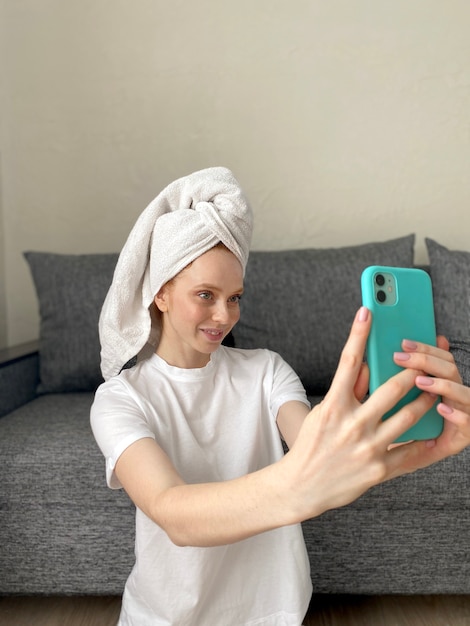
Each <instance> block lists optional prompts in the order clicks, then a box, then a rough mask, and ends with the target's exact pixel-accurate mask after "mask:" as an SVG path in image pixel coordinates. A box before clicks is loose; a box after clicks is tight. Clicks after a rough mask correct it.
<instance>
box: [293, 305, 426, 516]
mask: <svg viewBox="0 0 470 626" xmlns="http://www.w3.org/2000/svg"><path fill="white" fill-rule="evenodd" d="M370 325H371V313H370V312H369V311H368V309H366V308H365V307H362V308H361V309H360V310H359V311H358V313H357V315H356V318H355V320H354V323H353V325H352V328H351V332H350V335H349V338H348V340H347V342H346V344H345V347H344V349H343V352H342V354H341V358H340V362H339V364H338V368H337V371H336V374H335V377H334V380H333V382H332V384H331V388H330V390H329V392H328V393H327V395H326V396H325V398H324V399H323V401H322V402H321V403H320V404H318V405H317V406H315V407H314V408H313V409H312V411H311V412H310V413H309V415H308V416H307V417H306V419H305V421H304V423H303V425H302V427H301V429H300V431H299V435H298V437H297V439H296V441H295V443H294V445H293V446H292V448H291V450H290V451H289V453H288V454H287V455H286V456H285V457H284V459H283V460H282V461H281V464H284V465H285V467H284V470H285V471H286V472H287V476H290V477H291V479H292V483H291V485H290V490H291V495H292V497H293V500H292V503H293V505H294V507H299V508H298V510H297V514H296V516H298V517H299V518H301V519H307V518H309V517H314V516H316V515H320V514H321V513H323V512H324V511H326V510H328V509H332V508H337V507H340V506H343V505H345V504H348V503H350V502H352V501H353V500H355V499H356V498H358V497H359V496H360V495H362V494H363V493H364V492H365V491H367V490H368V489H369V488H370V487H372V486H374V485H377V484H379V483H381V482H384V481H386V480H389V479H390V478H393V477H396V476H399V475H400V474H404V473H407V472H409V471H410V470H409V468H408V466H407V465H406V463H405V460H406V458H407V454H408V450H407V448H409V446H414V445H415V444H414V443H409V444H405V445H402V446H398V447H394V448H393V449H390V445H391V444H392V443H393V441H394V440H395V439H396V438H397V437H398V436H399V435H401V434H402V433H403V432H405V431H406V430H407V429H408V428H410V427H411V426H413V425H414V424H415V423H416V422H417V421H418V420H419V419H420V418H421V417H422V416H423V415H424V413H426V411H428V410H429V409H430V408H431V406H432V405H433V403H434V402H435V399H436V397H435V396H434V395H432V394H429V393H426V392H423V393H421V394H420V396H419V397H418V398H417V399H416V400H414V401H413V402H411V403H409V404H408V405H406V406H405V407H403V408H402V409H400V410H399V411H398V412H397V413H396V414H395V415H393V416H392V417H390V418H389V419H387V420H385V421H382V416H383V415H384V414H385V413H387V412H388V411H389V410H390V409H392V408H393V407H394V406H395V405H396V403H397V402H398V400H400V399H401V398H402V397H403V396H404V395H405V394H406V393H408V391H409V390H410V389H412V388H413V387H414V386H415V379H416V376H417V375H418V374H419V372H418V371H415V370H412V369H404V370H403V371H401V372H400V373H398V374H397V375H396V376H394V377H393V378H391V379H390V380H389V381H387V382H386V383H385V384H383V385H382V386H381V387H379V388H378V389H377V390H376V391H375V392H374V393H373V394H372V395H371V396H370V397H369V398H368V399H367V400H366V401H365V402H363V401H362V399H363V396H364V395H365V393H366V392H367V387H368V370H367V368H366V367H365V365H364V363H363V358H364V352H365V347H366V341H367V337H368V334H369V331H370ZM392 357H393V355H390V358H392Z"/></svg>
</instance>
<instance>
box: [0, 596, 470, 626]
mask: <svg viewBox="0 0 470 626" xmlns="http://www.w3.org/2000/svg"><path fill="white" fill-rule="evenodd" d="M120 604H121V600H120V598H119V597H104V598H101V597H91V598H81V597H70V598H63V597H61V598H56V597H52V598H49V597H32V598H22V597H11V598H8V597H3V598H2V597H0V625H1V626H116V623H117V619H118V616H119V609H120ZM304 624H305V626H470V596H378V597H375V596H374V597H366V596H346V597H345V596H333V597H331V596H330V597H327V598H326V599H325V598H324V597H315V598H314V600H313V602H312V608H311V610H310V611H309V614H308V616H307V617H306V618H305V620H304ZM198 626H199V625H198ZM200 626H224V625H223V624H217V625H215V624H214V625H212V624H211V625H206V624H201V625H200Z"/></svg>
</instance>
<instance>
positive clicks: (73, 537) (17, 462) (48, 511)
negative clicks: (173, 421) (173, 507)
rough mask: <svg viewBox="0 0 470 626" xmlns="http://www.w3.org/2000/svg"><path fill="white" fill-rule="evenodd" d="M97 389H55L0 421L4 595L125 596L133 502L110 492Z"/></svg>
mask: <svg viewBox="0 0 470 626" xmlns="http://www.w3.org/2000/svg"><path fill="white" fill-rule="evenodd" d="M92 400H93V395H92V394H90V393H82V394H80V393H68V394H50V395H45V396H41V397H39V398H37V399H36V400H33V401H32V402H30V403H29V404H26V405H24V406H23V407H21V408H20V409H17V410H16V411H14V412H13V413H10V414H9V415H7V416H6V417H3V418H2V419H0V456H1V459H2V465H1V474H0V476H1V485H2V487H1V489H0V571H1V576H0V579H1V583H0V593H4V594H5V593H31V594H35V593H44V594H74V593H82V594H96V593H103V594H107V593H109V594H115V593H121V592H122V589H123V585H124V582H125V580H126V577H127V575H128V574H129V572H130V569H131V567H132V565H133V547H134V507H133V505H132V504H131V503H130V501H129V499H128V497H127V495H126V494H125V493H123V492H122V491H111V490H110V489H108V487H107V486H106V483H105V478H104V476H105V475H104V459H103V456H102V454H101V452H100V451H99V449H98V447H97V445H96V443H95V441H94V439H93V435H92V433H91V429H90V425H89V411H90V406H91V403H92Z"/></svg>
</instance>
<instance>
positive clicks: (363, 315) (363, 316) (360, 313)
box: [357, 306, 369, 322]
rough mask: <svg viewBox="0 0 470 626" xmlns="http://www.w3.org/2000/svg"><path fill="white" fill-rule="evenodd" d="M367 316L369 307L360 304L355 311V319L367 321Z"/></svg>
mask: <svg viewBox="0 0 470 626" xmlns="http://www.w3.org/2000/svg"><path fill="white" fill-rule="evenodd" d="M368 317H369V309H368V308H367V307H365V306H361V308H360V309H359V311H358V312H357V321H358V322H367V319H368Z"/></svg>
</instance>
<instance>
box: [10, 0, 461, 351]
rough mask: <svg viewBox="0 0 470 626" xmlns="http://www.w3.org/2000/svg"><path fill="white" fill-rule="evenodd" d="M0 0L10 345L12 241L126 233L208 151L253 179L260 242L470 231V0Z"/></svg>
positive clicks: (106, 245) (93, 243)
mask: <svg viewBox="0 0 470 626" xmlns="http://www.w3.org/2000/svg"><path fill="white" fill-rule="evenodd" d="M0 9H1V11H2V13H3V15H2V20H1V21H2V26H1V28H2V29H3V32H2V44H1V45H2V55H1V60H0V63H1V70H2V83H3V84H2V94H3V98H2V105H1V109H0V110H1V111H2V113H3V115H2V121H3V123H2V127H1V128H2V132H1V137H0V140H1V146H0V147H1V151H2V161H1V167H2V172H1V174H2V176H1V180H2V188H1V202H0V206H3V218H2V214H1V212H0V220H1V219H3V224H2V225H1V226H2V232H3V234H4V237H3V240H2V238H1V236H0V246H1V248H0V257H1V260H0V312H1V309H2V295H1V294H2V293H3V296H4V297H5V298H6V303H7V306H6V330H7V334H6V342H7V343H8V344H9V345H13V344H16V343H18V342H22V341H28V340H29V339H32V338H35V337H36V336H37V333H38V326H37V319H38V317H37V305H36V298H35V294H34V290H33V287H32V283H31V279H30V276H29V272H28V269H27V267H26V264H25V262H24V261H23V259H22V256H21V254H22V251H24V250H26V249H35V250H47V251H55V252H74V253H80V252H101V251H102V252H107V251H114V250H118V249H119V248H120V247H121V245H122V243H123V241H124V239H125V237H126V234H127V232H128V231H129V229H130V227H131V225H132V223H133V222H134V220H135V218H136V217H137V215H138V214H139V213H140V211H141V210H142V209H143V208H144V207H145V206H146V204H147V203H148V202H149V201H150V200H151V199H152V198H153V197H154V196H155V195H156V194H157V193H158V191H160V189H161V188H162V187H163V186H164V185H166V184H167V183H169V182H170V181H171V180H173V179H174V178H176V177H179V176H181V175H184V174H186V173H189V172H191V171H193V170H196V169H199V168H202V167H206V166H210V165H226V166H228V167H230V168H232V169H233V171H234V172H235V174H236V176H237V178H238V179H239V181H240V182H241V184H242V186H243V187H244V188H245V191H246V192H247V194H248V196H249V197H250V199H251V201H252V204H253V206H254V209H255V215H256V230H255V237H254V247H255V248H257V249H261V248H271V249H273V248H281V247H282V248H288V247H308V246H322V247H323V246H339V245H344V244H355V243H361V242H364V241H370V240H373V239H374V240H380V239H387V238H391V237H395V236H399V235H403V234H408V233H411V232H415V233H416V234H417V237H418V240H417V241H418V243H417V260H418V261H423V260H425V258H426V256H425V249H424V242H423V239H424V237H425V236H431V237H434V238H436V239H437V240H438V241H440V242H441V243H443V244H444V245H448V246H449V247H452V248H461V249H467V250H468V249H470V242H469V226H470V213H469V207H470V177H469V163H470V37H469V32H470V3H469V2H468V0H448V1H447V2H442V0H421V1H420V0H395V2H388V1H385V0H368V1H365V0H358V1H356V2H350V0H331V1H330V2H322V1H320V0H316V1H315V0H291V1H289V2H286V1H285V0H283V1H281V0H256V1H253V0H237V1H236V2H235V1H232V2H227V1H225V0H220V1H218V2H215V1H214V0H194V1H190V0H186V2H183V1H177V0H173V1H171V2H168V1H167V0H138V2H130V1H129V0H67V1H66V2H64V1H63V0H21V2H19V1H18V0H0ZM2 262H3V263H2ZM2 265H3V267H2ZM2 271H3V276H2ZM0 326H1V325H0ZM1 333H2V331H1V328H0V340H1V337H2V334H1ZM3 341H5V338H4V339H3Z"/></svg>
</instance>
